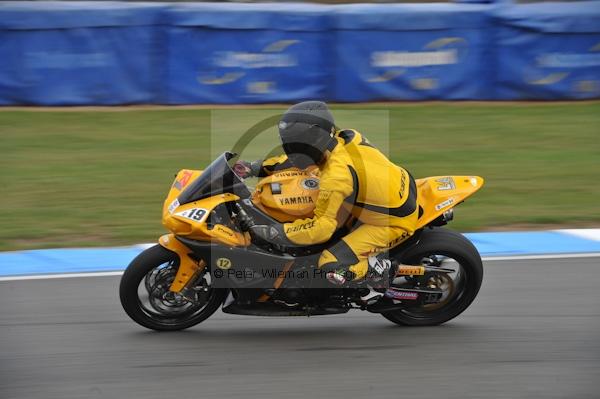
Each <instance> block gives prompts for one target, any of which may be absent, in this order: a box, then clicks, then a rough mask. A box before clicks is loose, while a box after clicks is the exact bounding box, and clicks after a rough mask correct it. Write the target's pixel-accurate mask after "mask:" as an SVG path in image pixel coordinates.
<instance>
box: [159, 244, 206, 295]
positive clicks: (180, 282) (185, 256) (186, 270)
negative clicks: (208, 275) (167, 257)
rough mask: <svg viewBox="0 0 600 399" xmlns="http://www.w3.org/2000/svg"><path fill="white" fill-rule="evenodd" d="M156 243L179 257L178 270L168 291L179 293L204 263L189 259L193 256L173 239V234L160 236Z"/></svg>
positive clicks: (202, 268) (191, 252)
mask: <svg viewBox="0 0 600 399" xmlns="http://www.w3.org/2000/svg"><path fill="white" fill-rule="evenodd" d="M158 243H159V244H160V245H161V246H162V247H164V248H165V249H168V250H169V251H171V252H175V253H176V254H177V256H178V257H179V269H177V275H176V276H175V280H173V283H171V287H170V288H169V290H170V291H172V292H177V293H180V292H181V291H182V290H183V289H184V288H185V286H186V285H187V284H188V283H189V282H190V281H192V279H193V277H195V276H197V275H198V274H199V273H201V272H202V271H203V270H204V268H205V267H206V262H205V261H203V260H196V259H194V258H192V257H190V254H193V251H192V250H190V249H189V248H188V247H187V246H186V245H185V244H183V243H182V242H181V241H179V240H178V239H177V238H175V234H165V235H163V236H161V237H160V238H159V239H158Z"/></svg>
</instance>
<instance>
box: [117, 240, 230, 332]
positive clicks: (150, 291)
mask: <svg viewBox="0 0 600 399" xmlns="http://www.w3.org/2000/svg"><path fill="white" fill-rule="evenodd" d="M178 268H179V257H178V256H177V254H176V253H174V252H171V251H169V250H167V249H165V248H163V247H162V246H160V245H155V246H153V247H151V248H148V249H147V250H145V251H144V252H142V253H141V254H139V255H138V256H137V257H136V258H135V259H134V260H133V261H131V263H130V264H129V266H128V267H127V269H126V270H125V273H123V276H122V277H121V285H120V287H119V296H120V298H121V305H122V306H123V309H124V310H125V312H126V313H127V314H128V315H129V317H131V318H132V319H133V320H134V321H135V322H136V323H138V324H140V325H142V326H144V327H146V328H149V329H152V330H158V331H175V330H183V329H185V328H189V327H192V326H194V325H196V324H198V323H200V322H202V321H204V320H206V319H207V318H208V317H209V316H211V315H212V314H213V313H214V312H216V311H217V309H218V308H219V306H220V305H221V303H223V301H224V299H225V297H226V295H227V290H226V289H215V288H210V287H209V286H207V285H206V281H205V280H204V279H201V280H199V284H200V283H202V284H204V286H199V287H195V288H197V290H196V294H195V297H194V298H192V299H193V300H190V299H188V298H185V297H183V296H182V295H179V294H177V293H174V292H171V291H169V287H170V286H171V283H172V282H173V280H174V279H175V275H176V274H177V269H178Z"/></svg>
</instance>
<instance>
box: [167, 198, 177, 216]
mask: <svg viewBox="0 0 600 399" xmlns="http://www.w3.org/2000/svg"><path fill="white" fill-rule="evenodd" d="M178 206H179V199H177V198H175V199H174V200H173V202H171V204H170V205H169V214H171V215H172V214H173V212H175V209H177V207H178Z"/></svg>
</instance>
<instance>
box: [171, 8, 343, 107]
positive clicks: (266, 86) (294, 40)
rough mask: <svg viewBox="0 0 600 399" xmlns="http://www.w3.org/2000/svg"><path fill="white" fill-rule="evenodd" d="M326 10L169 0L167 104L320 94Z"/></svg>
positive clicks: (324, 78) (323, 90) (327, 45)
mask: <svg viewBox="0 0 600 399" xmlns="http://www.w3.org/2000/svg"><path fill="white" fill-rule="evenodd" d="M278 9H280V10H278ZM326 9H327V7H325V6H311V5H303V6H298V5H295V6H294V5H293V6H291V7H279V6H278V7H277V8H275V9H274V7H273V6H272V5H264V4H253V5H238V6H236V7H235V8H233V7H231V6H230V5H229V4H225V5H215V4H209V5H207V4H182V5H178V6H174V7H173V8H172V9H171V10H170V11H169V12H168V15H169V18H168V21H169V25H170V26H169V27H168V28H167V37H168V48H169V54H168V68H167V69H168V75H167V92H168V103H170V104H187V103H257V102H289V101H299V100H304V99H311V98H328V97H329V96H328V93H327V85H328V68H327V58H328V57H330V56H329V55H328V54H330V50H331V46H332V43H331V42H330V37H331V35H330V31H329V23H328V21H329V17H328V14H327V13H326V12H325V10H326ZM232 27H234V29H232Z"/></svg>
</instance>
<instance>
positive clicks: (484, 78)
mask: <svg viewBox="0 0 600 399" xmlns="http://www.w3.org/2000/svg"><path fill="white" fill-rule="evenodd" d="M0 43H1V45H0V61H1V62H0V105H9V104H10V105H12V104H34V105H95V104H98V105H108V104H132V103H155V104H156V103H158V104H164V103H167V104H195V103H222V104H235V103H240V104H244V103H267V102H296V101H301V100H305V99H321V100H326V101H331V100H337V101H342V102H356V101H372V100H432V99H436V100H486V99H499V100H520V99H544V100H555V99H585V98H599V97H600V1H578V2H569V3H536V4H527V5H514V4H511V3H508V2H503V3H502V4H452V3H436V4H350V5H346V4H344V5H335V6H328V5H313V4H305V3H283V4H282V3H260V4H239V3H225V4H223V3H185V4H165V3H157V4H149V3H122V2H53V1H36V2H27V1H23V2H1V1H0Z"/></svg>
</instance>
